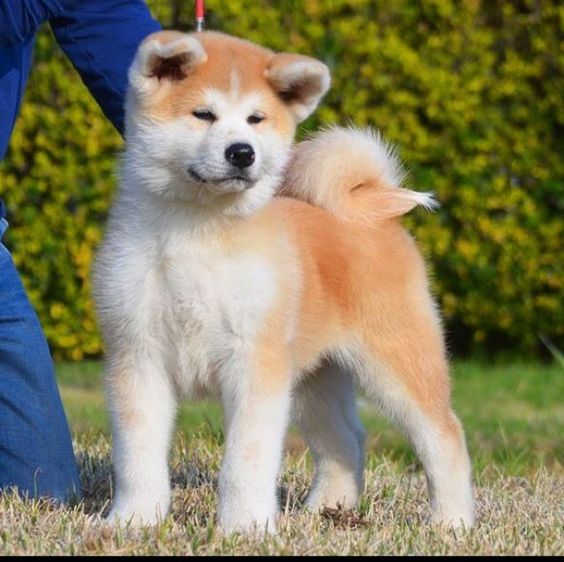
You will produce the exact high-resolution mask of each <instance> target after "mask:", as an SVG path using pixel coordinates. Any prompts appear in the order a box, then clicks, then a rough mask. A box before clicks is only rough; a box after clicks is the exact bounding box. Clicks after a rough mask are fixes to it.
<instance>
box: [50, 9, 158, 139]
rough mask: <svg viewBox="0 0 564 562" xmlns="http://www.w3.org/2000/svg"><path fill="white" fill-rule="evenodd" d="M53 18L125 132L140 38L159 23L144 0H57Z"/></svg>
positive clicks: (111, 117) (76, 64)
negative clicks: (129, 78)
mask: <svg viewBox="0 0 564 562" xmlns="http://www.w3.org/2000/svg"><path fill="white" fill-rule="evenodd" d="M58 3H59V4H60V5H61V7H62V13H61V15H59V16H57V17H55V18H52V19H51V20H50V23H51V27H52V29H53V32H54V33H55V36H56V38H57V41H58V42H59V44H60V45H61V47H62V49H63V51H64V52H65V53H66V55H67V56H68V57H69V59H70V60H71V62H72V64H73V65H74V67H75V68H76V69H77V70H78V72H79V73H80V76H81V77H82V80H83V82H84V83H85V84H86V86H87V87H88V89H89V90H90V92H91V93H92V95H93V96H94V98H95V99H96V101H97V102H98V104H99V105H100V107H101V108H102V111H103V112H104V113H105V115H106V116H107V117H108V119H109V120H110V121H111V122H112V123H113V124H114V126H115V127H116V129H117V130H118V131H119V132H120V133H121V134H122V135H123V129H124V104H125V93H126V89H127V71H128V70H129V66H130V65H131V63H132V62H133V58H134V56H135V52H136V51H137V47H138V46H139V43H140V42H141V41H142V40H143V39H144V38H145V37H146V36H147V35H149V34H150V33H153V32H154V31H159V30H160V29H161V27H160V25H159V24H158V23H157V22H156V21H155V20H154V19H153V18H152V17H151V14H150V13H149V9H148V8H147V5H146V4H145V2H144V1H143V0H58Z"/></svg>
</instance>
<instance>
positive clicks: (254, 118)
mask: <svg viewBox="0 0 564 562" xmlns="http://www.w3.org/2000/svg"><path fill="white" fill-rule="evenodd" d="M265 119H266V117H265V116H264V115H262V114H260V113H253V114H252V115H249V117H248V119H247V123H248V124H249V125H258V124H259V123H262V122H263V121H264V120H265Z"/></svg>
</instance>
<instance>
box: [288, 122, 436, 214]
mask: <svg viewBox="0 0 564 562" xmlns="http://www.w3.org/2000/svg"><path fill="white" fill-rule="evenodd" d="M404 177H405V172H404V171H403V169H402V166H401V163H400V161H399V159H398V157H397V156H396V154H395V153H394V151H393V149H392V147H391V146H390V145H389V144H388V143H386V142H385V141H384V140H383V139H382V137H381V135H380V133H378V132H377V131H374V130H372V129H356V128H342V127H333V128H330V129H327V130H324V131H321V132H320V133H317V134H316V135H314V136H313V137H311V138H310V139H308V140H306V141H303V142H301V143H299V144H298V145H297V146H296V148H295V151H294V155H293V158H292V161H291V163H290V166H289V168H288V171H287V174H286V179H285V185H284V187H283V189H282V193H281V194H282V195H287V196H289V197H295V198H296V199H301V200H304V201H307V202H308V203H311V204H312V205H315V206H317V207H322V208H324V209H326V210H328V211H330V212H331V213H333V214H334V215H336V216H338V217H339V218H342V219H345V220H349V221H354V222H361V223H365V224H373V223H374V222H375V221H378V220H383V219H388V218H391V217H397V216H400V215H403V214H405V213H407V212H409V211H410V210H411V209H413V208H414V207H415V206H417V205H421V206H423V207H425V208H426V209H427V210H432V209H434V208H436V207H437V206H438V204H437V202H436V200H435V199H434V197H433V195H432V193H421V192H417V191H411V190H409V189H405V188H402V187H400V185H401V183H402V180H403V179H404Z"/></svg>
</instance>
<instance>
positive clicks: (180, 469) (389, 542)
mask: <svg viewBox="0 0 564 562" xmlns="http://www.w3.org/2000/svg"><path fill="white" fill-rule="evenodd" d="M77 453H78V456H79V459H80V464H81V475H82V479H83V484H84V493H85V497H84V500H83V501H82V502H80V503H79V504H77V505H75V506H74V507H72V508H62V507H57V506H54V505H53V504H52V503H49V502H46V501H24V500H22V499H20V498H19V497H17V496H15V495H14V494H10V493H4V494H3V495H0V555H9V554H11V555H14V554H15V555H23V554H33V555H57V554H79V555H85V554H137V555H148V554H162V555H166V554H184V555H185V554H199V555H213V554H215V555H220V554H223V555H237V554H240V555H241V554H257V555H260V554H263V555H274V554H276V555H367V554H450V555H455V554H517V555H518V554H528V555H549V554H550V555H558V554H564V548H563V545H564V529H563V523H562V522H563V521H564V507H563V506H564V477H563V475H562V471H561V470H559V469H557V470H555V471H552V472H548V471H547V470H545V469H539V470H537V471H536V473H535V474H534V475H533V476H532V477H529V478H524V477H509V476H506V475H504V474H503V472H502V471H500V470H499V469H495V468H491V469H489V470H487V471H485V472H482V473H481V474H479V475H478V478H477V481H478V485H477V496H478V511H479V524H478V526H477V527H476V528H475V529H473V530H470V531H456V532H455V531H452V530H444V529H441V528H438V527H436V526H432V525H430V524H429V505H428V500H427V491H426V486H425V479H424V477H423V474H422V473H421V471H420V470H419V469H418V468H417V467H410V468H409V469H407V470H405V469H402V468H401V466H400V465H399V464H397V463H395V462H392V461H390V460H387V459H385V458H379V457H378V458H377V457H375V456H371V457H370V458H369V462H368V467H367V471H366V493H365V494H364V496H363V497H362V499H361V502H360V504H359V507H358V509H357V510H356V511H354V512H345V511H342V510H325V511H324V512H323V513H321V514H311V513H304V512H302V510H301V507H302V505H303V501H304V498H305V496H306V494H307V490H308V487H309V485H310V483H311V467H310V461H309V458H308V457H307V456H306V455H305V454H288V456H287V459H286V460H287V462H286V465H285V469H284V472H283V474H282V479H281V504H282V510H283V513H282V516H281V520H280V532H279V535H278V536H277V537H275V538H273V537H255V538H247V537H243V536H239V535H233V536H228V537H225V536H222V535H221V534H220V533H219V532H218V530H217V529H216V525H215V510H216V504H217V480H216V478H217V474H218V468H219V462H220V458H221V457H220V455H221V446H220V444H219V443H218V442H217V441H214V440H212V439H210V437H209V436H208V437H203V436H195V437H191V438H190V439H189V440H181V439H179V440H178V441H177V444H176V447H175V450H174V452H173V455H172V468H173V470H172V473H173V484H174V495H173V508H172V513H171V515H170V516H169V517H167V518H166V519H165V520H164V521H163V522H162V523H161V524H160V525H159V526H157V527H155V528H142V529H131V528H127V527H125V528H124V527H122V528H112V527H109V526H108V525H106V524H105V523H104V522H103V520H102V519H101V518H100V517H99V513H100V512H104V511H105V510H106V509H107V507H108V505H109V500H110V497H111V493H112V488H111V466H110V448H109V443H108V440H107V438H106V437H104V436H103V435H97V436H94V435H90V436H88V435H83V436H81V438H80V441H79V443H77Z"/></svg>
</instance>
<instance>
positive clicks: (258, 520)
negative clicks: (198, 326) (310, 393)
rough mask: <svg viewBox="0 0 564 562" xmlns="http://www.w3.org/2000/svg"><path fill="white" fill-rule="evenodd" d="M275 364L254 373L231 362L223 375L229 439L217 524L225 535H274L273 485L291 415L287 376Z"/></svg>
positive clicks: (220, 480)
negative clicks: (233, 532)
mask: <svg viewBox="0 0 564 562" xmlns="http://www.w3.org/2000/svg"><path fill="white" fill-rule="evenodd" d="M276 363H278V364H277V365H276V366H275V365H272V364H271V365H270V367H266V368H265V370H261V371H262V372H260V373H257V372H256V370H255V369H252V368H251V369H248V368H247V369H244V370H239V369H237V362H236V361H234V362H233V363H232V364H231V365H230V366H229V367H228V368H227V369H226V370H225V371H224V372H223V373H222V398H223V405H224V411H225V424H226V433H227V436H226V445H225V455H224V458H223V463H222V467H221V473H220V478H219V523H220V526H221V528H222V529H223V530H224V531H225V532H232V531H242V532H252V531H259V532H264V531H266V532H269V533H275V532H276V516H277V513H278V498H277V489H276V484H277V478H278V473H279V470H280V462H281V457H282V448H283V443H284V436H285V433H286V428H287V425H288V418H289V412H290V380H289V379H290V376H289V372H288V370H287V369H286V366H284V367H282V366H281V365H280V364H279V362H276ZM247 365H248V363H247ZM280 369H282V370H280Z"/></svg>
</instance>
